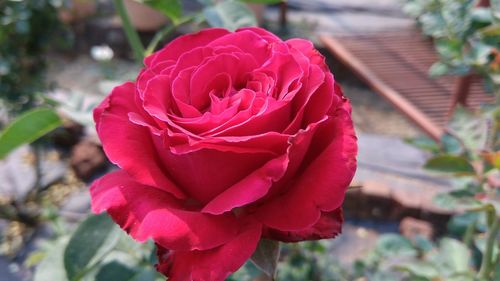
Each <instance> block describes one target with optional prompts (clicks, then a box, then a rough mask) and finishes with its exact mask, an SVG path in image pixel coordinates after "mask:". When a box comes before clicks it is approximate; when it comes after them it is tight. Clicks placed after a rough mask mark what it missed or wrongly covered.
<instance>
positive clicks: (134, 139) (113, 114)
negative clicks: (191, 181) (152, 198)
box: [94, 82, 185, 198]
mask: <svg viewBox="0 0 500 281" xmlns="http://www.w3.org/2000/svg"><path fill="white" fill-rule="evenodd" d="M134 95H135V88H134V84H133V83H130V82H129V83H125V84H123V85H121V86H119V87H116V88H114V89H113V92H112V93H111V95H110V96H109V97H108V98H107V99H106V100H105V101H104V102H103V103H102V104H101V106H99V107H98V108H97V109H96V110H95V111H94V115H95V116H96V128H97V133H98V135H99V138H100V139H101V142H102V145H103V148H104V152H105V153H106V155H107V156H108V158H109V160H111V162H113V163H115V164H117V165H118V166H119V167H121V168H122V169H124V170H126V171H127V172H128V173H129V174H130V175H131V176H132V177H134V178H135V179H136V180H137V181H138V182H140V183H142V184H145V185H149V186H154V187H156V188H159V189H162V190H165V191H168V192H170V193H172V194H173V195H175V196H176V197H178V198H184V197H185V195H184V193H183V192H182V191H181V190H180V189H179V188H178V187H177V186H176V185H175V184H173V183H172V182H171V181H170V179H169V178H167V176H166V175H165V172H164V171H163V169H162V168H161V163H160V162H158V160H159V159H158V157H157V152H156V151H155V148H154V144H153V142H152V134H151V132H150V130H149V129H148V128H147V127H145V126H142V125H137V124H135V123H133V122H132V121H130V119H129V114H130V113H136V114H137V115H139V116H143V115H144V114H143V111H142V109H140V108H138V107H137V105H136V103H135V99H134ZM146 117H147V116H146ZM132 118H133V119H134V120H137V116H133V115H132Z"/></svg>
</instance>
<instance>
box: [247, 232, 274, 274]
mask: <svg viewBox="0 0 500 281" xmlns="http://www.w3.org/2000/svg"><path fill="white" fill-rule="evenodd" d="M279 256H280V244H279V242H278V241H274V240H268V239H261V240H260V241H259V244H258V245H257V249H255V252H254V253H253V255H252V257H251V258H250V260H251V261H252V262H253V263H254V264H255V265H256V266H257V267H258V268H260V269H261V270H262V271H263V272H264V273H266V274H267V275H268V276H269V277H271V278H274V276H275V275H276V268H277V266H278V259H279Z"/></svg>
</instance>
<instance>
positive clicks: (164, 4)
mask: <svg viewBox="0 0 500 281" xmlns="http://www.w3.org/2000/svg"><path fill="white" fill-rule="evenodd" d="M136 1H137V2H142V3H144V4H146V5H148V6H150V7H151V8H153V9H155V10H157V11H158V12H160V13H162V14H164V15H165V16H167V17H168V18H170V19H171V20H172V21H173V22H174V23H175V22H177V21H178V20H179V19H180V18H181V16H182V5H181V2H180V1H179V0H136Z"/></svg>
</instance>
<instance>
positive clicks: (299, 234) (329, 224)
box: [262, 208, 344, 242]
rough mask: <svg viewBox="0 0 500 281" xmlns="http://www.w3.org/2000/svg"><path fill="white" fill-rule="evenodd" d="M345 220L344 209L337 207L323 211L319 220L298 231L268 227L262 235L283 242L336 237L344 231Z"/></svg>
mask: <svg viewBox="0 0 500 281" xmlns="http://www.w3.org/2000/svg"><path fill="white" fill-rule="evenodd" d="M343 221H344V219H343V216H342V209H341V208H337V209H335V210H333V211H331V212H322V213H321V217H320V218H319V220H318V221H317V222H316V223H315V224H314V225H312V226H310V227H308V228H305V229H302V230H296V231H280V230H276V229H269V228H268V229H264V233H263V234H262V237H264V238H268V239H272V240H277V241H282V242H300V241H305V240H319V239H328V238H334V237H335V236H337V235H338V234H340V233H341V232H342V222H343Z"/></svg>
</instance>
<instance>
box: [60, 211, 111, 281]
mask: <svg viewBox="0 0 500 281" xmlns="http://www.w3.org/2000/svg"><path fill="white" fill-rule="evenodd" d="M117 230H118V228H117V227H116V226H115V223H114V222H113V221H112V220H111V219H110V218H109V216H108V215H107V214H101V215H96V216H90V217H88V218H87V219H86V220H85V221H84V222H82V223H81V224H80V225H79V226H78V228H77V229H76V231H75V233H74V234H73V236H72V237H71V239H70V241H69V243H68V246H67V247H66V250H65V252H64V267H65V268H66V274H67V276H68V279H69V280H70V281H72V280H79V278H81V277H82V276H83V275H84V274H85V273H86V272H87V271H88V270H89V268H91V267H92V266H93V265H94V264H95V263H96V261H97V260H99V259H100V258H102V257H103V256H104V255H106V254H107V253H109V251H111V249H113V247H114V246H115V245H116V243H117V242H118V239H117V235H118V233H117Z"/></svg>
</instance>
